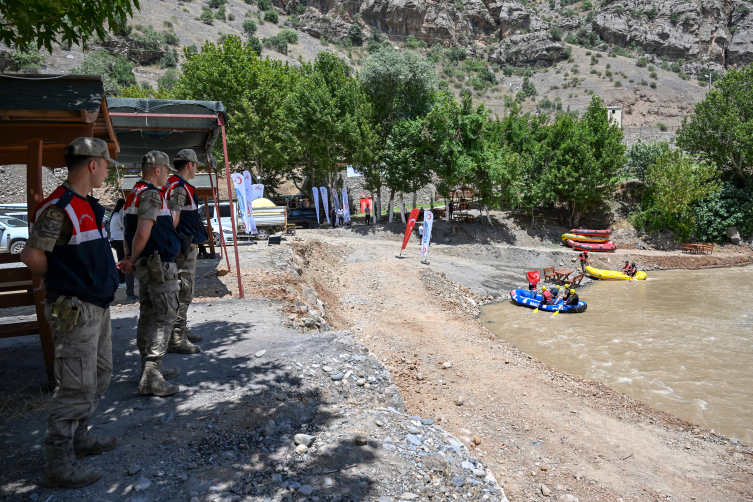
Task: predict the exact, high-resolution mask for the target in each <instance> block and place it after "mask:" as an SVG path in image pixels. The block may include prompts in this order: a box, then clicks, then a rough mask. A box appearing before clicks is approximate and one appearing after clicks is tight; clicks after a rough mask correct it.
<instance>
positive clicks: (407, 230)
mask: <svg viewBox="0 0 753 502" xmlns="http://www.w3.org/2000/svg"><path fill="white" fill-rule="evenodd" d="M419 212H421V210H420V209H418V208H416V209H411V212H410V215H409V216H408V224H407V225H406V226H405V237H403V247H402V248H400V252H402V251H403V249H405V246H407V245H408V241H409V240H410V236H411V234H412V233H413V226H414V225H415V224H416V219H417V218H418V213H419Z"/></svg>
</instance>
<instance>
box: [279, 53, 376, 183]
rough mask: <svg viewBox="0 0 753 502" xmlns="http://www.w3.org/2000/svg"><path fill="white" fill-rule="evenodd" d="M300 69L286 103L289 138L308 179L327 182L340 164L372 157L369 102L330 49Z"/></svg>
mask: <svg viewBox="0 0 753 502" xmlns="http://www.w3.org/2000/svg"><path fill="white" fill-rule="evenodd" d="M301 72H302V75H301V77H300V79H299V80H298V82H297V85H296V88H295V90H294V91H293V92H292V93H291V95H290V97H289V98H288V100H287V102H286V109H287V113H288V117H289V120H290V125H291V133H292V137H293V138H295V139H296V141H297V144H298V152H299V161H300V163H301V164H302V165H303V166H304V169H305V171H306V175H307V177H308V178H309V180H312V181H326V184H327V185H332V184H333V181H334V176H335V175H336V174H337V172H339V170H340V169H341V167H340V166H341V163H356V164H358V165H361V166H363V165H370V164H372V163H373V162H374V160H375V154H374V144H375V136H374V129H373V125H372V122H371V118H372V110H371V105H370V103H369V101H368V99H367V97H366V94H365V93H364V90H363V87H362V86H361V83H360V82H359V81H358V79H357V78H355V77H354V76H352V75H350V71H349V67H348V66H347V64H346V63H344V62H343V61H341V60H340V59H339V58H338V57H337V56H336V55H334V54H332V53H329V52H320V53H319V55H318V56H317V57H316V60H315V61H314V63H313V64H304V65H303V66H302V69H301Z"/></svg>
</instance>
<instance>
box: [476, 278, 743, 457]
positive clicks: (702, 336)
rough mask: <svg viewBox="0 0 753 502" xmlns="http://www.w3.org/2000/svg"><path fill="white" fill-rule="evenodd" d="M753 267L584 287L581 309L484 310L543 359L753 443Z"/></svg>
mask: <svg viewBox="0 0 753 502" xmlns="http://www.w3.org/2000/svg"><path fill="white" fill-rule="evenodd" d="M751 283H753V267H746V268H731V269H707V270H672V271H663V272H650V273H649V278H648V280H645V281H597V282H596V283H595V284H593V285H591V286H589V287H587V288H584V289H582V290H581V291H579V293H578V294H579V296H580V299H581V300H583V301H585V302H586V303H588V310H587V311H586V312H584V313H582V314H568V315H564V314H560V315H558V316H553V315H552V314H550V313H544V312H538V313H534V312H533V310H531V309H529V308H526V307H519V306H516V305H513V304H512V303H511V302H509V301H508V302H504V303H501V304H497V305H491V306H488V307H484V308H483V310H482V316H481V320H482V321H484V322H486V321H494V323H493V324H486V327H487V328H489V329H490V330H491V331H492V332H493V333H495V334H496V335H497V336H499V337H500V338H502V339H504V340H506V341H507V342H509V343H511V344H513V345H515V346H516V347H517V348H518V349H520V350H522V351H524V352H525V353H527V354H529V355H531V356H534V357H536V358H537V359H538V360H540V361H542V362H544V363H546V364H548V365H550V366H553V367H555V368H557V369H559V370H562V371H566V372H568V373H572V374H577V375H581V376H585V377H587V378H589V379H591V380H596V381H599V382H602V383H605V384H607V385H609V386H610V387H612V388H613V389H615V390H618V391H620V392H622V393H624V394H627V395H629V396H631V397H634V398H636V399H640V400H641V401H643V402H645V403H648V404H650V405H652V406H653V407H655V408H658V409H660V410H664V411H667V412H669V413H672V414H673V415H675V416H678V417H680V418H683V419H685V420H688V421H690V422H693V423H696V424H700V425H702V426H704V427H707V428H709V429H714V430H715V431H716V432H719V433H721V434H724V435H727V436H730V437H736V438H739V439H740V440H742V441H743V442H744V443H746V444H753V299H752V298H748V297H747V296H746V294H747V292H749V291H750V284H751Z"/></svg>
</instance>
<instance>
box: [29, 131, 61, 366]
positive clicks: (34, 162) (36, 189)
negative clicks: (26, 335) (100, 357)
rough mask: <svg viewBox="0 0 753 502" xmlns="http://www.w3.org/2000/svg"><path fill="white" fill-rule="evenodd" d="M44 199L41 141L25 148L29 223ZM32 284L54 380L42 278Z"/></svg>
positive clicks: (46, 358)
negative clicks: (40, 285)
mask: <svg viewBox="0 0 753 502" xmlns="http://www.w3.org/2000/svg"><path fill="white" fill-rule="evenodd" d="M43 198H44V194H43V193H42V140H41V139H37V140H34V141H32V142H31V143H29V144H28V146H27V157H26V211H27V214H28V216H29V222H31V220H32V215H33V214H34V212H35V211H36V210H37V205H38V204H39V203H40V202H41V201H42V199H43ZM32 280H33V283H34V290H35V291H34V307H35V308H36V311H37V322H38V323H39V341H40V342H41V344H42V354H43V355H44V365H45V367H46V368H47V379H48V380H50V381H54V380H55V342H54V340H53V334H52V327H51V326H50V324H49V323H48V322H47V319H46V318H45V316H44V306H43V305H42V301H43V300H44V297H45V293H44V291H38V288H39V284H40V283H41V282H42V278H41V277H38V276H36V275H34V276H32Z"/></svg>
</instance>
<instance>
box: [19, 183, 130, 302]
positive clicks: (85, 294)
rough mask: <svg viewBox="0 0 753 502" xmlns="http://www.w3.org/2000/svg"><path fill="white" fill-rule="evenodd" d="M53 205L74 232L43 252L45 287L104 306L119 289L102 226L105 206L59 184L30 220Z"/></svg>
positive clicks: (35, 218) (116, 274) (54, 291)
mask: <svg viewBox="0 0 753 502" xmlns="http://www.w3.org/2000/svg"><path fill="white" fill-rule="evenodd" d="M53 204H54V205H56V206H57V207H59V208H60V209H62V210H64V211H65V214H66V215H67V217H68V219H69V220H70V221H71V225H72V226H73V235H71V239H70V240H69V241H68V243H67V244H66V245H64V246H61V245H58V244H55V247H54V248H53V250H52V251H46V252H45V255H46V256H47V276H46V277H45V284H46V285H47V290H48V291H49V292H51V293H58V294H63V295H67V296H77V297H78V298H79V299H80V300H83V301H85V302H88V303H91V304H92V305H96V306H98V307H101V308H107V307H108V306H109V305H110V302H112V300H113V298H114V297H115V291H116V290H117V289H118V269H117V268H116V267H115V260H114V259H113V257H112V249H110V244H109V242H108V241H107V233H106V232H105V231H104V229H103V228H102V218H103V217H104V215H105V208H103V207H102V206H100V205H99V203H98V201H97V199H95V198H93V197H87V198H83V197H81V196H80V195H78V194H76V193H75V192H73V191H71V190H70V189H68V188H66V187H64V186H59V187H57V188H56V189H55V190H54V191H53V192H52V194H50V196H49V197H47V198H46V199H44V200H43V201H42V202H41V203H40V204H39V206H37V210H36V212H35V213H34V215H33V216H32V223H36V221H37V219H38V218H39V217H41V216H42V214H43V213H44V212H45V210H46V209H47V208H49V207H50V206H51V205H53Z"/></svg>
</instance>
